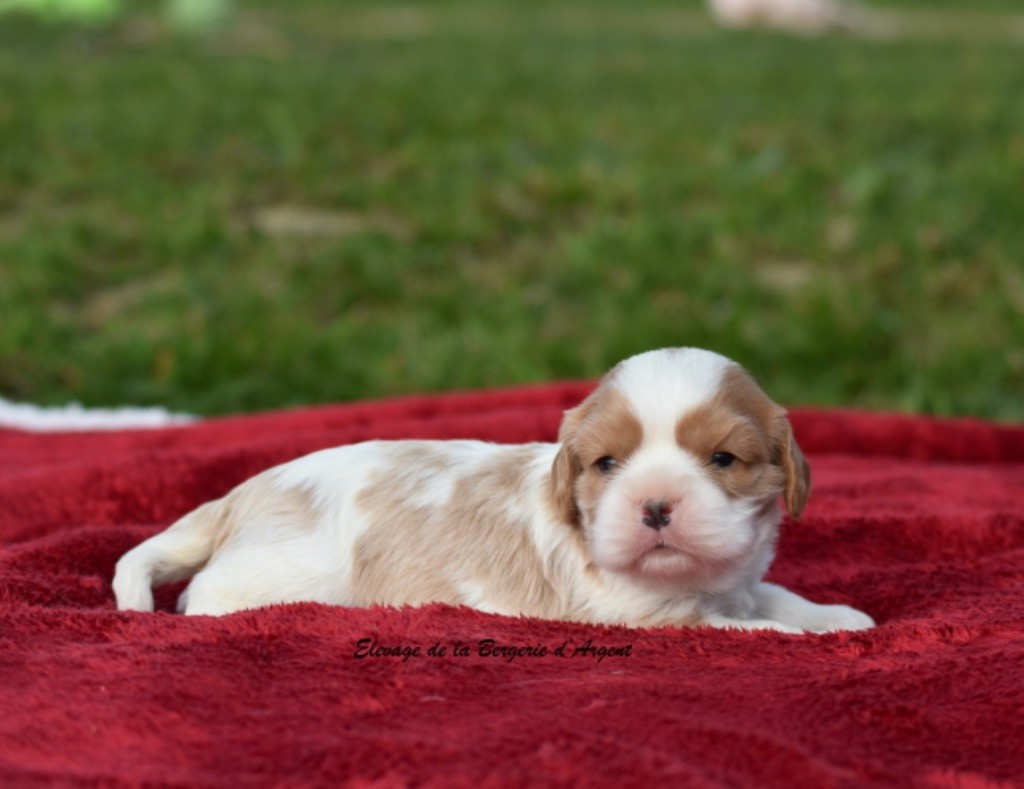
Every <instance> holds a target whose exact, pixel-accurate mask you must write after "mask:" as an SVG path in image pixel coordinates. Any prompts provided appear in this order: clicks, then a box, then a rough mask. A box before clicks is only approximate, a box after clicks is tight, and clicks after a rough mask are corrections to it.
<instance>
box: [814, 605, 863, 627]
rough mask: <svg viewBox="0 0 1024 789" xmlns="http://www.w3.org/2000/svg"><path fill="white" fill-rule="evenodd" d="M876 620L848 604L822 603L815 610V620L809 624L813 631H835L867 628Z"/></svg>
mask: <svg viewBox="0 0 1024 789" xmlns="http://www.w3.org/2000/svg"><path fill="white" fill-rule="evenodd" d="M874 626H875V620H874V619H872V618H871V617H870V616H868V615H867V614H865V613H864V612H863V611H858V610H857V609H856V608H850V606H848V605H822V606H818V610H817V611H816V612H815V616H814V621H813V622H810V623H808V624H807V629H808V630H810V631H811V632H812V633H834V632H836V631H839V630H867V629H868V628H871V627H874Z"/></svg>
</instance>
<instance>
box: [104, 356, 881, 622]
mask: <svg viewBox="0 0 1024 789" xmlns="http://www.w3.org/2000/svg"><path fill="white" fill-rule="evenodd" d="M810 482H811V476H810V470H809V468H808V466H807V462H806V461H805V460H804V456H803V454H802V453H801V451H800V448H799V447H798V446H797V444H796V442H795V441H794V440H793V431H792V429H791V427H790V424H789V420H788V419H787V418H786V412H785V410H784V409H783V408H781V407H780V406H778V405H776V404H775V403H774V402H772V401H771V400H770V399H769V398H768V397H767V396H766V395H765V394H764V392H762V391H761V389H760V387H758V385H757V384H756V383H755V382H754V380H753V379H752V378H751V377H750V375H748V374H747V373H746V372H745V371H744V370H743V369H742V368H741V367H740V366H739V365H738V364H736V363H735V362H733V361H730V360H729V359H726V358H724V357H722V356H719V355H718V354H715V353H712V352H710V351H704V350H698V349H695V348H672V349H665V350H659V351H651V352H649V353H643V354H640V355H639V356H634V357H632V358H630V359H627V360H626V361H624V362H622V363H621V364H619V365H618V366H617V367H615V368H614V369H613V370H612V371H611V372H609V373H608V374H607V375H605V377H604V378H603V379H602V381H601V383H600V385H599V386H598V387H597V389H596V390H595V391H594V392H593V393H592V394H591V395H590V396H589V397H587V398H586V399H585V400H584V401H583V402H582V403H581V404H580V405H579V406H577V407H576V408H573V409H572V410H570V411H568V412H567V413H566V414H565V418H564V420H563V421H562V426H561V430H560V433H559V436H558V443H556V444H541V443H537V444H524V445H511V446H509V445H500V444H490V443H484V442H480V441H370V442H367V443H362V444H355V445H352V446H343V447H337V448H335V449H328V450H324V451H322V452H316V453H314V454H311V455H307V456H305V457H302V458H299V459H297V460H293V461H291V462H290V463H285V464H284V465H281V466H277V467H275V468H272V469H269V470H268V471H265V472H263V473H261V474H259V475H257V476H255V477H253V478H252V479H250V480H248V481H247V482H245V483H243V484H241V485H239V486H238V487H237V488H235V489H234V490H233V491H231V492H230V493H228V494H227V495H226V496H225V497H224V498H222V499H218V500H217V501H213V502H210V503H208V504H204V505H203V506H201V507H199V509H197V510H195V511H194V512H192V513H190V514H188V515H186V516H185V517H183V518H182V519H181V520H179V521H178V522H177V523H175V524H174V525H172V526H171V527H170V528H168V529H167V530H166V531H164V532H162V533H160V534H158V535H156V536H155V537H152V538H151V539H149V540H147V541H146V542H144V543H142V544H141V545H139V546H138V547H136V548H135V549H133V550H131V551H129V552H128V553H127V554H125V556H123V557H122V558H121V560H120V561H119V562H118V564H117V571H116V575H115V577H114V592H115V594H116V595H117V605H118V608H120V609H128V610H138V611H151V610H153V593H152V587H153V586H154V585H159V584H165V583H169V582H171V581H178V580H182V579H185V578H188V577H190V576H194V577H193V578H192V582H191V584H190V585H189V586H188V588H187V589H186V590H185V592H184V593H183V594H182V596H181V599H180V601H179V609H180V610H182V611H184V612H185V613H187V614H225V613H228V612H230V611H238V610H241V609H246V608H256V607H259V606H264V605H270V604H272V603H285V602H295V601H302V600H308V601H318V602H323V603H332V604H335V605H348V606H369V605H395V606H397V605H417V604H421V603H429V602H440V603H448V604H450V605H468V606H472V607H473V608H477V609H480V610H482V611H491V612H496V613H501V614H508V615H513V616H534V617H542V618H545V619H565V620H574V621H580V622H601V623H609V624H625V625H633V626H641V625H691V626H697V625H709V626H712V627H733V628H741V629H744V630H760V629H768V630H778V631H782V632H784V633H801V632H805V631H809V632H815V633H821V632H826V631H833V630H861V629H864V628H868V627H871V626H872V625H873V624H874V622H873V621H872V619H871V617H869V616H867V615H866V614H863V613H861V612H860V611H857V610H854V609H853V608H849V607H848V606H845V605H817V604H815V603H812V602H810V601H808V600H805V599H804V598H802V597H800V596H799V595H796V594H794V593H792V592H789V591H787V590H786V589H783V588H782V587H781V586H777V585H775V584H771V583H766V582H765V581H763V580H762V577H763V576H764V574H765V572H766V571H767V569H768V565H769V564H770V563H771V561H772V556H773V552H774V546H775V540H776V534H777V530H778V524H779V521H780V519H781V513H780V511H779V505H778V502H779V499H780V498H781V499H782V500H783V501H784V502H785V505H786V508H787V510H788V511H789V513H790V515H792V516H793V517H794V518H795V517H798V516H799V515H800V511H801V510H802V509H803V507H804V503H805V502H806V500H807V494H808V491H809V489H810Z"/></svg>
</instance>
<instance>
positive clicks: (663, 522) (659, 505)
mask: <svg viewBox="0 0 1024 789" xmlns="http://www.w3.org/2000/svg"><path fill="white" fill-rule="evenodd" d="M643 514H644V517H643V524H644V526H649V527H650V528H652V529H654V530H655V531H660V530H662V529H664V528H665V527H666V526H668V524H669V521H671V520H672V519H671V518H670V517H669V516H670V515H671V514H672V505H671V504H670V503H669V502H667V501H646V502H644V506H643Z"/></svg>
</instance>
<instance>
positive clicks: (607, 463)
mask: <svg viewBox="0 0 1024 789" xmlns="http://www.w3.org/2000/svg"><path fill="white" fill-rule="evenodd" d="M594 465H595V466H597V470H598V471H600V472H601V473H602V474H608V473H609V472H610V471H611V470H612V469H613V468H615V466H617V465H618V464H617V463H616V462H615V458H613V457H612V456H611V455H605V456H604V457H603V458H601V459H600V460H598V461H597V462H596V463H595V464H594Z"/></svg>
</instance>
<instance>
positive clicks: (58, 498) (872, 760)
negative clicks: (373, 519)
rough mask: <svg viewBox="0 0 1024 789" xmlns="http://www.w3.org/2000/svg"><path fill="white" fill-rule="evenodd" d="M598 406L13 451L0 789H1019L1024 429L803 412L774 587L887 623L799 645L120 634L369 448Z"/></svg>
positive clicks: (406, 613)
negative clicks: (174, 528)
mask: <svg viewBox="0 0 1024 789" xmlns="http://www.w3.org/2000/svg"><path fill="white" fill-rule="evenodd" d="M589 388H590V385H589V384H586V383H567V384H560V385H553V386H545V387H535V388H523V389H515V390H502V391H492V392H484V393H473V394H456V395H443V396H437V397H419V398H411V399H403V400H396V401H389V402H379V403H368V404H357V405H346V406H337V407H325V408H312V409H305V410H299V411H290V412H279V413H269V414H261V415H254V416H243V417H235V418H227V419H217V420H211V421H207V422H202V423H198V424H194V425H189V426H183V427H171V428H165V429H160V430H133V431H115V432H103V433H99V432H93V433H55V434H48V435H38V434H32V433H28V432H21V431H17V430H0V540H2V545H3V547H2V548H0V678H2V679H0V709H2V710H3V713H2V714H0V785H4V786H21V785H39V784H51V783H58V784H65V785H66V784H89V785H97V784H98V785H104V786H107V785H139V784H146V785H186V786H192V785H208V786H213V785H268V784H272V785H279V786H312V785H323V786H333V785H342V784H344V785H351V786H363V787H370V786H376V787H391V786H417V785H426V786H441V785H443V786H471V785H472V786H478V785H482V786H505V785H525V784H531V785H533V784H541V785H582V784H587V785H603V784H608V785H610V784H616V785H645V784H651V783H653V782H654V781H657V780H659V779H660V780H663V781H665V782H667V783H666V785H669V786H676V785H684V786H722V785H731V786H736V785H741V786H755V785H756V786H779V787H792V786H924V787H947V786H955V787H1005V786H1014V785H1020V784H1021V783H1022V782H1024V427H1007V426H1004V427H999V426H995V425H991V424H986V423H981V422H975V421H970V420H933V419H925V418H915V417H906V416H894V415H878V414H874V415H871V414H861V413H853V412H835V411H833V412H827V411H806V410H797V411H795V412H794V413H793V414H792V419H793V423H794V426H795V430H796V435H797V438H798V440H799V442H800V443H801V446H802V447H803V448H804V450H805V451H806V452H807V454H808V457H809V459H810V461H811V464H812V467H813V470H814V480H815V483H814V491H813V493H812V495H811V500H810V504H809V506H808V508H807V511H806V512H805V514H804V516H803V518H802V520H801V521H800V522H793V521H789V520H787V521H786V522H785V523H784V524H783V529H782V538H781V542H780V545H779V551H778V558H777V560H776V562H775V564H774V566H773V569H772V570H771V573H770V576H769V577H770V578H771V579H773V580H775V581H777V582H779V583H782V584H784V585H786V586H788V587H790V588H791V589H793V590H795V591H798V592H800V593H802V594H804V595H806V596H808V597H810V598H811V599H813V600H815V601H818V602H837V603H847V604H851V605H854V606H856V607H857V608H860V609H862V610H865V611H867V612H869V613H870V614H872V615H873V616H874V617H875V619H876V620H877V621H878V622H879V626H878V628H876V629H874V630H871V631H866V632H862V633H846V634H842V633H841V634H830V635H823V636H815V635H809V636H787V635H781V634H775V633H768V632H761V633H742V632H736V631H715V630H708V629H696V630H694V629H685V628H661V629H630V628H625V627H599V626H590V625H582V624H571V623H564V622H547V621H539V620H530V619H519V618H511V617H502V616H494V615H488V614H483V613H480V612H477V611H473V610H469V609H459V608H450V607H446V606H441V605H432V606H426V607H422V608H406V609H385V608H376V609H347V608H341V607H332V606H325V605H316V604H299V605H287V606H275V607H272V608H268V609H263V610H258V611H248V612H243V613H238V614H233V615H230V616H226V617H222V618H210V617H183V616H179V615H177V614H174V613H172V609H173V602H174V599H175V596H176V594H177V593H178V592H179V591H180V589H181V585H177V586H175V587H171V588H166V589H164V590H162V591H161V592H160V593H158V595H157V598H158V607H159V608H160V611H158V612H157V613H155V614H142V613H119V612H117V611H116V610H115V609H114V600H113V596H112V594H111V588H110V579H111V573H112V571H113V567H114V563H115V562H116V561H117V559H118V558H119V557H120V556H121V554H123V553H124V552H125V551H126V550H128V549H129V548H131V547H132V546H133V545H135V544H137V543H138V542H140V541H141V540H143V539H145V538H146V537H149V536H150V535H152V534H154V533H156V532H157V531H158V530H160V529H162V528H164V527H165V526H167V525H168V524H169V523H171V522H172V521H173V520H175V519H176V518H177V517H178V516H180V515H182V514H184V513H185V512H187V511H189V510H190V509H192V508H193V507H195V506H196V505H198V504H200V503H202V502H204V501H207V500H209V499H212V498H214V497H218V496H220V495H221V494H223V493H225V492H226V491H227V490H229V489H230V488H232V487H233V486H234V485H236V484H237V483H239V482H241V481H242V480H244V479H245V478H247V477H249V476H250V475H252V474H254V473H256V472H258V471H260V470H262V469H264V468H266V467H268V466H271V465H274V464H277V463H280V462H283V461H286V460H289V459H291V458H294V457H296V456H299V455H302V454H305V453H308V452H311V451H313V450H317V449H321V448H324V447H328V446H333V445H338V444H343V443H349V442H355V441H360V440H364V439H369V438H449V437H451V438H455V437H471V438H482V439H488V440H494V441H502V442H522V441H533V440H553V439H554V437H555V435H556V431H557V427H558V424H559V420H560V418H561V415H562V411H563V409H565V408H567V407H569V406H571V405H574V404H575V403H577V402H578V401H579V400H580V399H582V397H583V396H584V395H585V394H586V393H587V391H589Z"/></svg>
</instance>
